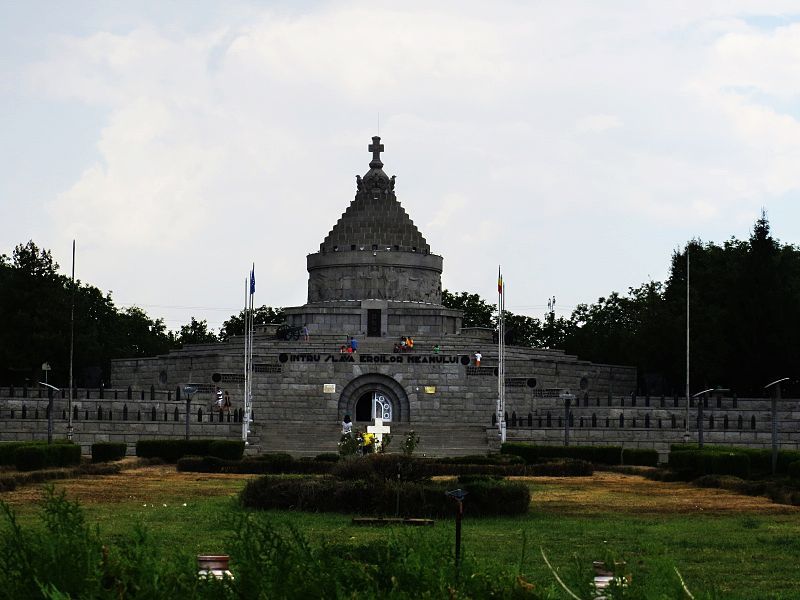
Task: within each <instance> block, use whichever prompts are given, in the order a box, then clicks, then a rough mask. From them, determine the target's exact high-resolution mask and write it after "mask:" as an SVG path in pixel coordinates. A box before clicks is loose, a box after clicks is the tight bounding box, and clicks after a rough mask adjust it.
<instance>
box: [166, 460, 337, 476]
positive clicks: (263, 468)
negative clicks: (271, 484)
mask: <svg viewBox="0 0 800 600" xmlns="http://www.w3.org/2000/svg"><path fill="white" fill-rule="evenodd" d="M332 466H333V465H332V463H328V462H316V461H292V462H291V464H289V465H287V464H285V463H272V462H270V461H265V460H259V459H258V458H242V459H241V460H224V459H221V458H216V457H214V456H184V457H183V458H179V459H178V462H177V470H178V471H183V472H194V473H239V474H254V475H267V474H280V473H303V474H326V473H329V472H330V470H331V467H332Z"/></svg>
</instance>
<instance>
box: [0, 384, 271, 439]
mask: <svg viewBox="0 0 800 600" xmlns="http://www.w3.org/2000/svg"><path fill="white" fill-rule="evenodd" d="M23 394H26V395H25V396H23ZM100 395H101V391H100V390H86V389H80V390H76V391H75V394H74V396H76V397H74V398H73V400H72V411H73V412H72V417H73V419H72V426H73V433H74V435H73V440H74V441H75V442H76V443H78V444H80V445H81V446H82V449H83V453H84V454H89V453H90V452H91V445H92V444H93V443H95V442H125V443H126V444H128V454H129V455H132V454H135V448H136V442H137V441H138V440H140V439H153V438H174V439H183V438H184V437H185V435H186V402H185V401H175V400H174V399H173V398H174V396H172V394H170V398H169V399H168V398H167V395H166V394H161V393H156V398H155V399H152V397H151V392H150V390H136V391H133V390H131V398H130V399H128V390H124V389H117V390H112V389H106V390H103V393H102V395H103V396H104V397H103V398H100ZM87 396H88V397H87ZM114 396H116V397H117V399H114ZM48 403H49V399H48V398H47V396H46V394H45V395H41V396H40V394H39V390H36V389H33V390H24V389H16V390H14V389H11V388H0V441H4V442H7V441H25V440H46V439H47V428H48V419H47V407H48ZM69 405H70V403H69V399H68V398H66V397H61V396H56V397H55V398H54V399H53V437H54V438H55V439H63V438H65V437H66V435H67V425H68V411H69ZM209 408H210V407H209V406H207V405H206V404H205V403H202V404H201V403H199V402H192V404H191V409H190V413H189V435H190V437H192V438H209V437H213V438H225V439H241V436H242V423H241V413H239V412H238V411H236V412H235V413H226V414H224V415H222V417H221V418H220V415H219V413H218V412H216V411H211V410H210V409H209ZM254 417H256V418H257V417H258V414H257V413H256V414H255V415H254Z"/></svg>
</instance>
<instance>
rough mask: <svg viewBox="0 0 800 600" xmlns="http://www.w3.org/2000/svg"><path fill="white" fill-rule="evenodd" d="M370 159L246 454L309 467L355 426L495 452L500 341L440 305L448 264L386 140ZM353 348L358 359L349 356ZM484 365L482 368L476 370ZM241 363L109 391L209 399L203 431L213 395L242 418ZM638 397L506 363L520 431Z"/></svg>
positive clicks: (134, 373)
mask: <svg viewBox="0 0 800 600" xmlns="http://www.w3.org/2000/svg"><path fill="white" fill-rule="evenodd" d="M369 151H370V152H371V153H372V160H371V162H370V163H369V170H368V171H367V173H366V174H365V175H364V176H363V177H362V176H357V177H356V194H355V198H354V199H353V200H352V202H350V205H349V206H348V207H347V209H346V210H345V212H344V213H343V214H342V216H341V218H340V219H339V220H338V221H337V222H336V223H335V224H334V225H333V228H332V229H331V230H330V232H329V233H328V234H327V235H326V236H325V238H324V239H323V241H322V243H321V244H320V246H319V249H318V251H317V252H314V253H313V254H309V255H308V256H307V269H308V301H307V303H306V304H304V305H303V306H299V307H292V308H288V309H286V315H287V322H288V323H289V324H291V325H294V326H297V327H303V326H305V327H307V328H308V330H309V332H310V339H309V340H308V341H306V340H303V339H299V340H291V339H290V340H283V339H278V338H277V337H276V336H275V328H274V327H268V326H265V327H262V328H260V329H259V330H258V331H257V332H256V334H255V336H254V344H253V352H254V358H253V362H254V380H253V419H254V420H253V423H252V425H251V427H250V434H249V436H248V442H249V445H250V447H251V448H252V449H257V450H260V451H289V452H293V453H296V454H307V455H313V454H317V453H321V452H326V451H335V450H336V445H337V441H338V439H339V430H340V423H341V421H342V418H343V417H344V415H345V414H349V415H351V416H352V418H353V420H354V421H355V425H356V428H357V429H360V428H363V427H364V426H366V425H367V424H368V423H369V422H371V421H372V420H373V419H374V418H375V417H376V416H377V417H381V418H383V420H384V422H385V423H386V424H388V425H389V426H390V427H391V430H392V435H402V434H403V433H404V432H406V431H408V430H409V429H413V430H415V431H416V432H417V433H418V434H419V435H420V438H421V446H420V447H421V451H422V452H426V453H431V454H448V455H455V454H467V453H469V454H474V453H485V452H487V451H488V450H489V449H491V448H493V447H496V446H497V442H498V440H497V428H496V426H495V425H494V423H495V422H496V419H497V415H496V402H497V396H498V369H497V350H496V342H495V341H494V340H493V332H492V331H489V330H480V329H466V328H463V327H462V314H461V313H460V312H459V311H456V310H451V309H448V308H446V307H444V306H443V305H442V284H441V275H442V269H443V265H444V259H443V258H442V257H441V256H439V255H437V254H434V253H433V252H432V251H431V247H430V245H429V244H428V241H427V240H426V239H425V237H424V236H423V235H422V233H421V232H420V231H419V229H418V228H417V226H416V225H415V224H414V222H413V221H412V220H411V218H410V217H409V215H408V213H407V212H406V210H405V209H404V208H403V206H402V205H401V204H400V202H399V201H398V199H397V195H396V179H395V176H392V177H389V176H388V175H387V174H386V173H385V172H384V170H383V167H384V165H383V162H382V160H381V153H382V152H383V151H384V146H383V144H381V141H380V138H379V137H374V138H372V144H371V145H370V146H369ZM412 201H413V200H412ZM351 336H353V337H355V338H356V339H357V340H358V342H359V347H358V351H357V352H356V353H353V354H347V353H340V351H339V349H340V346H341V345H343V344H345V343H346V342H347V340H348V339H349V338H350V337H351ZM401 336H412V337H413V339H414V340H415V346H414V349H413V351H409V352H396V351H395V345H396V344H397V342H398V340H399V339H400V337H401ZM434 347H437V350H436V351H434ZM477 351H480V352H481V354H482V355H483V360H482V362H481V363H480V366H477V365H475V364H473V360H472V356H473V355H474V353H475V352H477ZM243 361H244V340H243V339H241V338H240V339H233V340H231V341H229V342H227V343H224V344H212V345H203V346H190V347H186V348H184V349H182V350H177V351H173V352H170V353H169V354H168V355H165V356H157V357H152V358H147V359H130V360H118V361H115V362H114V364H113V369H112V379H113V384H114V386H117V387H122V388H127V387H128V386H130V387H131V388H135V389H149V388H151V386H152V387H153V388H154V389H155V390H157V391H161V392H162V393H164V392H167V393H168V392H169V391H171V390H177V392H179V391H180V390H181V389H183V388H184V387H185V386H190V387H191V388H193V389H196V390H199V393H198V394H197V395H196V396H195V397H194V399H193V405H194V407H195V408H194V409H193V410H197V411H198V415H195V414H192V421H193V422H195V423H198V422H200V423H202V419H203V418H205V419H211V422H213V419H214V414H213V412H211V411H210V409H211V408H212V403H213V395H212V394H213V391H214V387H215V386H216V385H219V386H220V387H222V388H224V389H226V390H228V391H229V392H230V394H231V396H232V397H233V399H234V406H236V401H237V399H238V400H239V401H240V400H241V398H242V394H243V380H244V376H243V370H244V369H243ZM635 384H636V371H635V369H634V368H633V367H625V366H612V365H600V364H593V363H590V362H587V361H582V360H580V359H579V358H578V357H576V356H570V355H567V354H564V353H563V352H561V351H557V350H537V349H533V348H522V347H509V348H507V349H506V378H505V387H506V411H507V413H509V416H508V417H507V420H508V422H509V424H511V423H512V422H513V424H514V425H516V424H517V420H519V423H520V425H521V424H522V423H523V421H524V422H525V423H530V424H531V425H532V424H533V423H534V421H535V422H537V423H540V424H541V425H542V426H544V423H545V421H542V420H543V419H546V422H547V423H551V422H552V420H553V419H554V418H556V417H554V415H553V414H551V413H552V412H553V411H554V410H555V409H554V408H553V406H557V405H559V403H560V402H561V401H560V400H559V399H558V398H559V395H561V394H563V392H564V391H565V390H566V391H570V392H571V393H572V394H573V395H574V396H575V397H576V398H578V400H580V399H581V398H586V399H588V398H589V397H590V396H592V397H603V398H606V397H611V396H612V395H613V394H626V395H627V394H630V393H632V392H633V391H634V389H635ZM177 392H176V393H177ZM176 401H177V399H176ZM203 410H205V412H204V413H202V414H200V413H201V412H202V411H203ZM209 413H210V415H209ZM559 414H560V413H559ZM178 431H179V428H178Z"/></svg>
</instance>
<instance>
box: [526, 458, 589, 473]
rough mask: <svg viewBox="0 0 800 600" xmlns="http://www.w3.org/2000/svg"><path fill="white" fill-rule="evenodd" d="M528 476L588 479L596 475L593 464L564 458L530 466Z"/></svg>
mask: <svg viewBox="0 0 800 600" xmlns="http://www.w3.org/2000/svg"><path fill="white" fill-rule="evenodd" d="M526 471H527V474H528V475H540V476H543V477H588V476H589V475H592V474H593V473H594V467H592V463H590V462H589V461H586V460H580V459H578V458H564V459H561V460H554V461H551V462H546V463H539V464H536V465H529V466H528V467H527V469H526Z"/></svg>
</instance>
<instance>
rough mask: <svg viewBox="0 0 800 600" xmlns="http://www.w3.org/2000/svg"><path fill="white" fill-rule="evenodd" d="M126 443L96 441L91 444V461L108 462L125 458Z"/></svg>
mask: <svg viewBox="0 0 800 600" xmlns="http://www.w3.org/2000/svg"><path fill="white" fill-rule="evenodd" d="M127 451H128V445H127V444H126V443H124V442H96V443H94V444H92V462H93V463H99V462H110V461H112V460H120V459H122V458H125V454H126V453H127Z"/></svg>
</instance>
